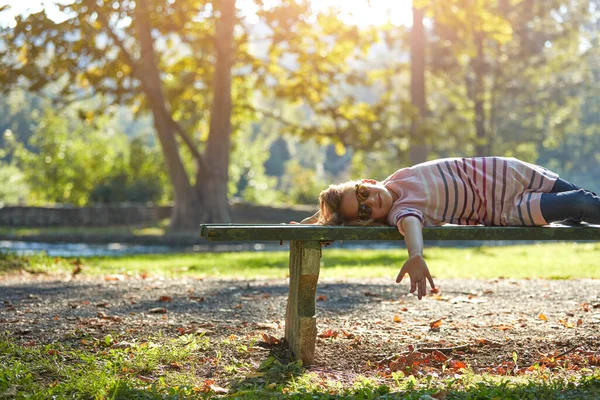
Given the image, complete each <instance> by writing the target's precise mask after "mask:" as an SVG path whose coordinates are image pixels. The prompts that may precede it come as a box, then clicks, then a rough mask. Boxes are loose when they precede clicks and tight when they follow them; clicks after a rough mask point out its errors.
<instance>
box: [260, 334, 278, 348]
mask: <svg viewBox="0 0 600 400" xmlns="http://www.w3.org/2000/svg"><path fill="white" fill-rule="evenodd" d="M260 336H261V337H262V339H263V341H264V342H265V343H266V344H268V345H269V346H275V345H277V344H279V343H280V342H281V341H280V340H279V339H277V338H276V337H275V336H271V335H269V334H267V333H264V332H261V333H260Z"/></svg>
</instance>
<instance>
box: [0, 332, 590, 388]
mask: <svg viewBox="0 0 600 400" xmlns="http://www.w3.org/2000/svg"><path fill="white" fill-rule="evenodd" d="M158 339H159V341H160V338H158ZM255 342H256V339H246V338H235V337H229V338H227V339H221V340H215V339H208V338H206V337H204V336H203V335H183V336H180V337H179V338H177V339H169V340H162V342H157V341H143V342H139V343H133V344H131V345H130V346H128V347H126V348H122V349H120V348H116V347H114V346H113V345H112V344H113V343H115V342H114V339H112V338H110V339H106V340H103V341H96V342H95V343H90V344H89V345H88V346H87V347H86V348H83V349H82V348H81V347H80V348H74V347H69V346H67V345H64V344H52V345H44V346H33V347H28V346H19V345H16V344H14V343H12V342H11V340H10V338H8V337H7V336H6V335H1V334H0V398H37V399H49V398H85V399H165V398H166V399H186V398H199V397H200V398H212V397H219V396H223V397H228V398H250V399H254V398H257V399H258V398H299V399H314V398H319V399H333V398H356V399H375V398H405V399H430V398H431V397H424V396H437V398H448V399H473V398H479V399H488V398H498V399H515V400H517V399H519V400H520V399H542V398H543V399H596V398H598V397H599V396H600V371H598V370H596V371H595V372H594V371H592V370H584V371H579V373H578V374H577V375H572V374H569V373H568V372H567V371H558V373H552V374H551V373H549V372H547V371H534V372H533V373H531V374H529V375H528V376H513V377H506V376H501V377H499V376H491V375H481V374H479V375H478V374H475V373H473V371H471V370H470V369H463V370H461V371H460V373H449V374H445V376H436V377H433V376H431V375H429V376H422V377H420V378H417V377H415V376H413V375H404V374H403V373H402V372H396V373H392V374H391V375H389V376H377V375H372V376H362V375H356V376H353V377H351V378H350V379H348V377H347V376H346V377H343V376H340V378H344V379H339V380H337V379H336V376H335V373H333V374H332V373H330V374H327V375H325V374H321V373H320V372H318V371H317V372H307V371H306V370H304V369H303V368H302V367H301V365H300V364H299V363H298V362H287V363H282V362H280V361H279V360H278V359H277V358H276V357H274V356H268V357H266V358H265V359H264V361H263V362H262V363H261V364H260V365H254V364H252V363H251V362H250V360H249V358H248V355H249V353H251V352H252V351H254V350H253V349H254V348H255V347H254V344H255ZM225 346H228V347H229V348H234V349H235V351H227V352H223V354H226V355H222V353H221V349H223V347H225ZM213 374H217V375H219V376H221V377H225V378H226V379H227V382H228V383H229V385H228V387H227V388H223V387H219V386H218V385H217V384H216V383H215V381H214V380H213V379H211V378H210V377H209V376H210V375H213ZM342 382H343V383H342ZM444 396H445V397H444Z"/></svg>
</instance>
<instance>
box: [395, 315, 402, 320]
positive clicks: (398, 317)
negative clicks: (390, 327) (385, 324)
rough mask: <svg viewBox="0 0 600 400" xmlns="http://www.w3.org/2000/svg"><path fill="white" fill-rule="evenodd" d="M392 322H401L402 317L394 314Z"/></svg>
mask: <svg viewBox="0 0 600 400" xmlns="http://www.w3.org/2000/svg"><path fill="white" fill-rule="evenodd" d="M394 322H402V319H400V316H398V315H394Z"/></svg>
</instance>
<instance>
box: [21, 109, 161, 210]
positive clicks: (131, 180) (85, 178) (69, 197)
mask: <svg viewBox="0 0 600 400" xmlns="http://www.w3.org/2000/svg"><path fill="white" fill-rule="evenodd" d="M106 124H107V119H106V118H98V119H96V121H95V123H94V124H92V123H91V122H89V120H86V121H84V122H81V121H79V120H77V119H76V118H73V115H72V114H67V115H66V116H61V115H57V114H55V113H53V112H52V111H47V112H46V114H45V115H44V116H43V117H42V119H41V122H40V124H39V125H38V126H37V128H36V130H35V132H34V134H33V136H32V137H31V140H30V142H29V145H30V147H31V148H32V149H34V150H31V151H30V150H28V149H26V147H25V146H24V145H23V144H22V143H16V144H15V146H14V147H15V148H14V150H13V154H14V157H15V162H17V163H18V165H19V166H20V168H21V169H22V170H23V171H24V174H25V181H26V182H27V184H28V185H29V187H30V190H31V192H30V197H29V198H28V199H27V200H28V201H29V202H33V203H39V202H56V203H70V204H74V205H84V204H87V203H90V202H92V201H102V202H118V201H159V200H161V198H162V197H163V190H164V187H165V184H166V176H165V174H164V169H163V167H162V162H161V157H160V155H159V154H158V153H157V152H156V151H155V150H150V149H149V148H148V147H147V146H145V145H144V144H143V142H142V141H141V140H140V139H134V140H133V141H132V142H131V143H129V144H128V139H127V137H126V136H125V135H124V134H122V133H117V132H115V131H114V130H112V129H105V126H106Z"/></svg>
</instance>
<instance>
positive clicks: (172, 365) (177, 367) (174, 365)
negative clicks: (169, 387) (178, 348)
mask: <svg viewBox="0 0 600 400" xmlns="http://www.w3.org/2000/svg"><path fill="white" fill-rule="evenodd" d="M169 367H171V368H173V369H182V368H183V366H182V365H181V364H180V363H178V362H176V361H173V362H172V363H170V364H169Z"/></svg>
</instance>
